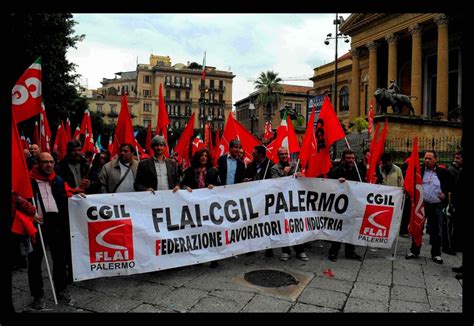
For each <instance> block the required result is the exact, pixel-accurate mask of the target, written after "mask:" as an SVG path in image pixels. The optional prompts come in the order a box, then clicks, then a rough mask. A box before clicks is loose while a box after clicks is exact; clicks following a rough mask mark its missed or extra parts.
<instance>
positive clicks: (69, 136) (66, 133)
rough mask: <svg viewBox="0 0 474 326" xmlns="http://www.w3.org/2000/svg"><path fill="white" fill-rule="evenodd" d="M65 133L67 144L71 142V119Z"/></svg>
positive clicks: (67, 122) (67, 123)
mask: <svg viewBox="0 0 474 326" xmlns="http://www.w3.org/2000/svg"><path fill="white" fill-rule="evenodd" d="M64 131H65V136H66V143H67V142H68V141H70V140H71V121H70V120H69V118H67V120H66V129H65V130H64Z"/></svg>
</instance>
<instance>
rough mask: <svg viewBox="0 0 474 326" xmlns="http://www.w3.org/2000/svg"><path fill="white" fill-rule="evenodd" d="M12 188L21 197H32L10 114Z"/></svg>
mask: <svg viewBox="0 0 474 326" xmlns="http://www.w3.org/2000/svg"><path fill="white" fill-rule="evenodd" d="M11 173H12V190H13V191H15V192H17V193H18V194H19V195H20V196H21V197H23V198H31V197H33V191H32V190H31V183H30V176H29V173H28V167H27V165H26V159H25V153H24V152H23V147H22V145H21V142H20V136H19V135H18V129H17V126H16V122H15V116H14V115H12V171H11Z"/></svg>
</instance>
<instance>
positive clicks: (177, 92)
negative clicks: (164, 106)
mask: <svg viewBox="0 0 474 326" xmlns="http://www.w3.org/2000/svg"><path fill="white" fill-rule="evenodd" d="M175 98H176V100H178V101H179V100H180V99H181V92H180V91H176V93H175Z"/></svg>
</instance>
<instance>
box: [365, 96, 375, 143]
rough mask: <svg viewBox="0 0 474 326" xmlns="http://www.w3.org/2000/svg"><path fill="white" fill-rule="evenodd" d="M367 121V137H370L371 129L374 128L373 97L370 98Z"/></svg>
mask: <svg viewBox="0 0 474 326" xmlns="http://www.w3.org/2000/svg"><path fill="white" fill-rule="evenodd" d="M368 122H369V126H368V127H367V132H368V133H369V139H370V135H371V134H372V130H373V129H374V99H371V100H370V109H369V119H368Z"/></svg>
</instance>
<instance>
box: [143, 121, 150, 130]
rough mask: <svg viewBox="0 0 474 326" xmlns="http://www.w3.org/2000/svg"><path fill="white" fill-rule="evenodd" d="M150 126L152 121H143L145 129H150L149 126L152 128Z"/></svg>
mask: <svg viewBox="0 0 474 326" xmlns="http://www.w3.org/2000/svg"><path fill="white" fill-rule="evenodd" d="M150 125H151V120H143V126H144V127H145V128H148V126H150Z"/></svg>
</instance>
